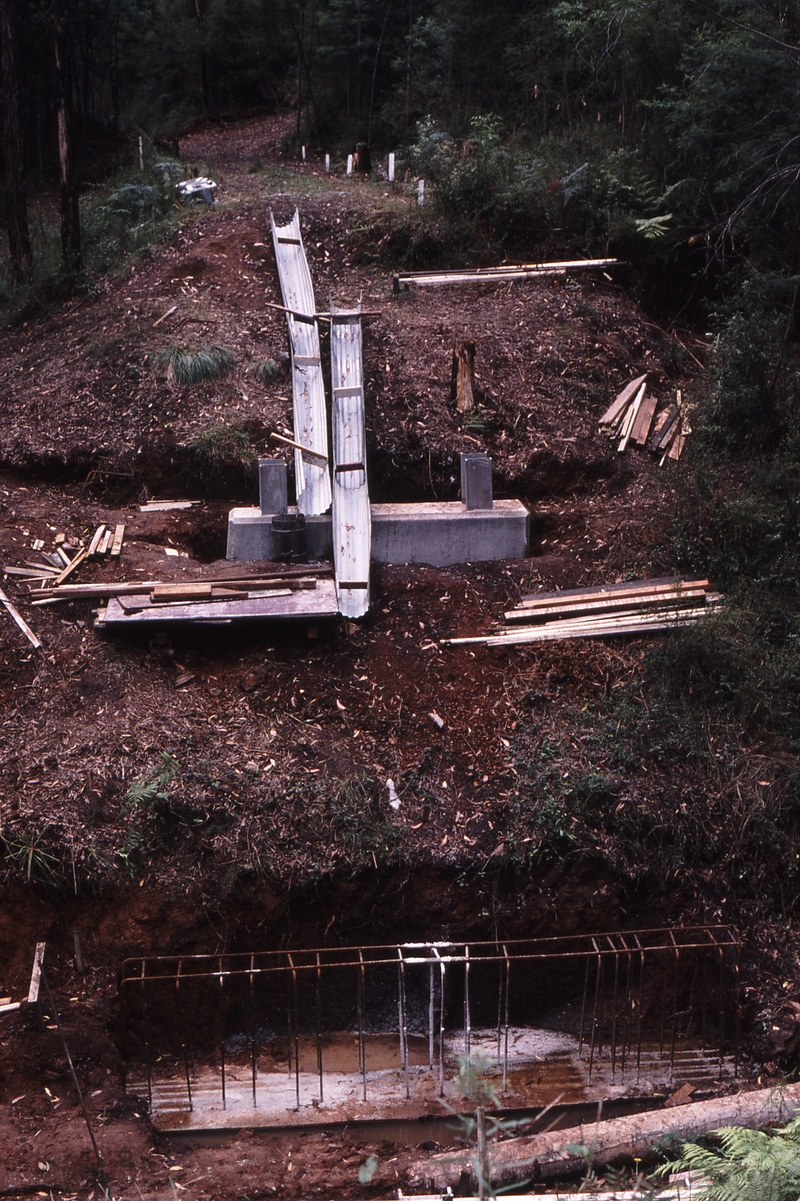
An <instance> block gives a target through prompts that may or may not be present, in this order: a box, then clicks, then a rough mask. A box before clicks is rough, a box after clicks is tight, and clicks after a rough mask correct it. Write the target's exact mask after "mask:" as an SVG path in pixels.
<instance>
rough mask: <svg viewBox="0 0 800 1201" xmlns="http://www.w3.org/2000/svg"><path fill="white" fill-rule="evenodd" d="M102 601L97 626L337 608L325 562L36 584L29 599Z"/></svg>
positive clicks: (302, 614) (311, 614)
mask: <svg viewBox="0 0 800 1201" xmlns="http://www.w3.org/2000/svg"><path fill="white" fill-rule="evenodd" d="M79 600H94V601H101V602H102V601H105V602H106V604H105V608H102V607H101V608H100V609H99V611H98V614H97V619H96V622H95V626H96V627H97V628H98V629H103V628H104V627H105V626H116V627H119V626H127V625H141V624H143V623H147V622H164V621H190V622H214V623H225V624H229V623H230V622H231V621H234V620H237V619H242V620H250V619H253V618H262V619H268V618H272V619H281V618H322V617H335V616H336V614H337V613H338V607H337V604H336V588H335V585H334V581H333V578H332V576H331V571H330V568H329V567H327V566H319V567H317V566H313V565H303V566H302V567H298V568H292V567H283V568H281V569H280V570H279V571H266V572H257V571H256V570H255V569H254V567H253V566H252V565H249V574H245V573H244V572H242V573H240V574H236V575H234V574H232V573H226V574H224V575H219V576H208V577H206V578H205V579H202V580H187V581H182V582H175V581H161V580H135V581H131V582H128V583H113V582H109V583H101V584H72V585H70V584H64V585H60V586H55V585H54V586H53V587H50V588H47V589H41V590H37V591H36V592H35V593H34V599H33V601H32V603H33V604H34V605H36V606H43V605H55V604H58V603H60V602H63V601H79Z"/></svg>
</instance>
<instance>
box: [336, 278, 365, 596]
mask: <svg viewBox="0 0 800 1201" xmlns="http://www.w3.org/2000/svg"><path fill="white" fill-rule="evenodd" d="M360 308H361V305H360V304H359V307H358V309H356V310H354V311H346V310H342V309H337V308H336V306H335V305H334V303H333V301H331V428H332V431H333V509H332V515H333V530H332V533H333V563H334V572H335V576H336V596H337V599H338V602H339V612H340V613H343V614H344V616H345V617H363V615H364V614H365V613H366V612H367V610H368V609H369V564H370V554H371V549H372V513H371V510H370V506H369V489H368V487H367V444H366V430H365V417H364V370H363V364H362V353H361V317H360V315H359V312H360Z"/></svg>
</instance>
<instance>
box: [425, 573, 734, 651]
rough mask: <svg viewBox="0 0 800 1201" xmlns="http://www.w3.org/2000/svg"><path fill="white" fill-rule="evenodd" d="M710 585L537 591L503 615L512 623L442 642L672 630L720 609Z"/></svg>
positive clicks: (667, 582) (638, 583) (661, 583)
mask: <svg viewBox="0 0 800 1201" xmlns="http://www.w3.org/2000/svg"><path fill="white" fill-rule="evenodd" d="M708 588H709V582H708V580H683V579H678V578H677V577H674V576H671V577H666V578H663V579H658V580H634V581H631V582H630V583H624V584H603V585H600V586H599V587H596V588H574V589H569V590H566V591H564V592H535V593H532V594H530V595H529V596H523V597H522V599H521V601H520V602H519V604H518V605H515V606H514V608H513V609H510V610H509V611H508V612H507V613H506V614H505V619H506V622H507V623H508V626H509V627H511V628H506V629H502V628H500V629H498V630H496V631H495V632H493V633H491V634H482V635H479V636H477V637H470V638H446V639H444V640H443V641H444V642H446V643H448V644H449V645H450V646H464V645H466V644H467V643H478V644H480V645H483V646H517V645H520V644H523V643H529V642H555V641H562V640H565V639H569V638H607V637H609V636H611V635H615V634H645V633H652V632H656V631H660V630H671V629H676V628H678V627H680V626H684V625H692V624H695V623H696V622H698V621H701V620H702V619H703V618H704V617H706V616H708V614H710V613H713V612H715V611H717V610H718V609H719V606H720V600H721V598H720V596H719V595H718V594H717V593H713V592H709V591H708Z"/></svg>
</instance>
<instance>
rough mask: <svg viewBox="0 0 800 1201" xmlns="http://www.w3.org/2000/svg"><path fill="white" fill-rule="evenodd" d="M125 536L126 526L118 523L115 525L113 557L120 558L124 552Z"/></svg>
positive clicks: (112, 544)
mask: <svg viewBox="0 0 800 1201" xmlns="http://www.w3.org/2000/svg"><path fill="white" fill-rule="evenodd" d="M124 537H125V526H124V525H117V526H115V527H114V538H113V541H112V543H111V551H110V554H111V558H112V559H118V558H119V556H120V555H121V554H122V540H123V538H124Z"/></svg>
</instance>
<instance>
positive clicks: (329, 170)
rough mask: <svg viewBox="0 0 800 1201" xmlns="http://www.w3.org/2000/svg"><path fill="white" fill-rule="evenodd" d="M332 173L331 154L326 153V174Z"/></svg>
mask: <svg viewBox="0 0 800 1201" xmlns="http://www.w3.org/2000/svg"><path fill="white" fill-rule="evenodd" d="M330 173H331V156H330V155H329V154H326V155H325V174H326V175H330Z"/></svg>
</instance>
